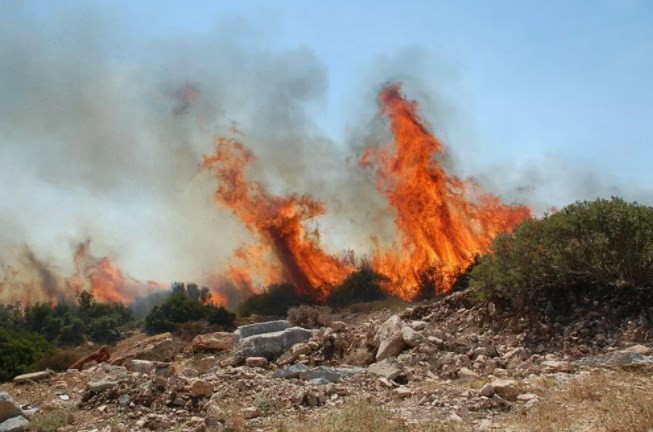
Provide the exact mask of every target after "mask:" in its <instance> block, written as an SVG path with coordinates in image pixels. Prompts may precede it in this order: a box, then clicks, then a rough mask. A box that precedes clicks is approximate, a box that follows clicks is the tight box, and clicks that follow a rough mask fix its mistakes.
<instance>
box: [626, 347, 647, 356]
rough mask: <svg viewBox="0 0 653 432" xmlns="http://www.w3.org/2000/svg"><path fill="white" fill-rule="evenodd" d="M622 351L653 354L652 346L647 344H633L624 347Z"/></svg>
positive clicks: (645, 354)
mask: <svg viewBox="0 0 653 432" xmlns="http://www.w3.org/2000/svg"><path fill="white" fill-rule="evenodd" d="M622 351H625V352H630V353H635V354H641V355H644V356H648V355H651V354H653V349H651V348H649V347H647V346H644V345H633V346H630V347H628V348H626V349H624V350H622Z"/></svg>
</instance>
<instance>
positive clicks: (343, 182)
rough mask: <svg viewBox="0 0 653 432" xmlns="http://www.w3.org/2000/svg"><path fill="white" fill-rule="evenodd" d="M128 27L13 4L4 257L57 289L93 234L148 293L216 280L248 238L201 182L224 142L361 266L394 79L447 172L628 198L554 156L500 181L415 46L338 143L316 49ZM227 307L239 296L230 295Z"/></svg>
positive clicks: (76, 11)
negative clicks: (388, 89) (309, 212)
mask: <svg viewBox="0 0 653 432" xmlns="http://www.w3.org/2000/svg"><path fill="white" fill-rule="evenodd" d="M127 22H128V20H127V19H126V17H124V16H120V14H118V13H115V12H113V11H111V10H108V9H106V8H103V7H100V6H94V5H90V4H82V5H80V4H75V5H74V7H72V6H71V5H68V6H66V5H65V3H64V4H58V6H57V7H50V8H47V13H45V12H43V10H41V11H40V12H39V11H37V10H35V8H33V7H32V6H31V5H30V4H28V3H24V2H4V3H3V13H2V14H0V71H2V72H1V73H0V94H1V95H2V97H1V98H0V223H2V226H3V230H2V232H1V233H0V256H1V255H4V256H5V257H6V256H7V254H9V255H11V254H12V253H15V250H16V249H15V248H16V247H19V248H22V247H26V248H27V249H20V250H23V251H27V252H23V253H21V254H22V255H21V254H19V255H21V256H22V257H23V258H21V259H20V260H19V261H20V262H25V259H24V258H25V257H29V260H28V261H29V262H31V263H32V264H31V266H32V267H33V268H40V269H42V272H41V273H40V276H39V277H38V278H39V279H40V280H43V281H44V283H46V284H49V285H48V286H49V287H51V288H52V289H56V287H55V286H53V285H51V283H52V281H53V280H55V279H56V278H55V279H53V277H54V276H53V275H52V274H49V273H48V272H58V273H60V274H72V272H73V270H74V264H73V259H72V257H73V255H74V253H75V248H76V247H77V244H78V243H79V241H81V240H83V239H86V238H88V237H92V238H93V243H92V249H93V255H95V256H105V255H106V256H111V257H112V258H113V259H114V260H115V262H116V264H117V265H118V267H120V268H121V269H122V270H123V271H124V273H125V274H129V275H132V276H134V277H135V278H137V279H139V280H142V281H145V280H148V279H156V280H158V281H161V282H162V283H163V284H167V283H168V282H170V281H173V280H184V281H192V280H194V281H198V282H199V283H202V279H204V280H210V279H211V277H210V276H211V275H213V274H215V273H216V272H220V271H221V270H223V269H224V265H225V262H226V261H227V259H228V257H230V256H231V255H232V253H233V251H234V250H235V249H236V248H237V247H238V246H240V245H242V244H243V243H247V242H249V241H251V240H252V235H251V234H250V233H249V232H247V231H246V229H245V228H244V227H243V225H242V224H241V223H240V222H239V221H238V220H237V219H236V218H235V217H234V216H233V215H231V214H230V213H229V212H228V211H226V210H224V209H222V210H221V209H219V208H218V207H217V206H216V204H215V203H214V202H213V201H212V198H211V195H212V193H213V190H214V189H215V187H216V183H215V182H214V181H213V180H212V179H211V178H210V177H209V176H208V175H206V173H204V172H202V171H201V169H200V166H199V164H200V162H201V160H202V155H203V154H206V153H209V152H210V151H211V150H212V141H213V137H214V136H216V135H233V134H234V133H236V134H238V135H239V137H241V138H242V139H243V141H244V142H246V144H247V146H248V147H249V148H251V149H252V150H253V152H254V153H255V154H256V155H257V157H258V159H259V163H256V164H255V165H254V167H253V168H252V169H251V170H250V172H249V173H248V175H250V176H251V177H252V178H253V179H255V180H258V181H261V182H264V183H265V184H266V186H267V188H268V190H269V191H270V193H273V194H288V193H297V194H303V193H309V194H310V195H311V196H313V197H314V198H316V199H318V200H322V201H324V202H326V207H327V214H326V215H325V216H322V217H320V218H319V219H318V221H317V222H316V223H319V225H320V230H321V233H322V241H323V243H325V244H326V246H327V248H329V249H330V250H331V251H333V252H336V253H338V252H341V249H345V248H354V249H356V250H357V251H358V252H359V253H361V252H362V253H365V252H366V251H368V250H369V248H370V247H372V246H371V245H372V243H371V242H370V237H372V236H375V237H377V238H378V239H379V240H380V241H381V242H385V243H389V242H392V241H393V240H394V239H396V230H395V227H394V224H393V222H392V219H393V215H392V213H391V212H389V210H388V206H387V203H386V201H385V199H384V198H383V197H382V196H381V195H380V194H379V193H378V192H377V191H376V189H375V187H374V180H373V178H372V173H371V172H369V171H366V170H364V169H361V168H360V166H359V160H358V158H359V156H360V154H361V153H362V149H363V148H364V147H369V146H379V145H382V144H384V143H386V142H387V141H388V140H389V139H390V138H389V134H388V129H387V128H388V126H387V122H385V121H383V120H382V119H381V118H380V117H379V114H378V91H379V90H380V89H381V87H382V86H383V85H384V84H385V83H387V82H389V81H401V82H403V90H404V92H405V93H406V94H407V96H408V97H409V98H410V99H417V100H419V103H420V113H421V114H422V115H423V116H424V118H426V119H427V120H429V122H430V124H431V126H432V127H433V130H434V131H435V133H436V134H437V135H438V136H439V137H440V138H442V140H443V142H444V143H445V144H446V145H447V146H448V147H449V148H450V149H451V152H450V154H448V155H447V156H446V157H447V159H446V161H445V163H446V165H447V166H449V167H451V168H452V169H454V170H458V169H459V170H460V171H461V172H463V173H464V174H465V175H469V174H473V175H474V176H475V177H476V178H478V179H479V180H480V181H481V182H482V183H483V184H486V185H487V186H488V189H489V190H491V191H492V192H498V193H499V194H501V195H502V196H503V197H504V198H507V199H508V200H509V201H516V202H517V201H518V202H525V203H526V204H531V205H533V204H535V205H537V206H538V208H543V209H545V208H547V206H551V205H557V204H560V203H565V202H569V201H572V200H574V199H577V198H583V197H588V198H591V197H593V196H592V195H603V196H605V195H606V191H607V192H609V193H613V192H614V193H620V192H623V190H624V189H622V188H619V187H613V186H612V185H613V184H616V183H618V182H616V180H615V181H613V179H610V178H606V177H605V176H597V175H596V174H593V171H592V170H591V169H587V170H586V169H582V168H579V167H575V166H568V165H567V166H565V165H564V164H563V163H561V162H559V161H557V160H552V161H545V162H544V163H538V164H535V163H533V165H532V166H526V165H525V166H522V167H520V168H518V169H514V167H508V168H510V169H506V167H497V166H490V167H488V166H487V164H486V165H483V164H482V163H481V161H482V154H483V152H480V153H479V155H472V156H469V155H468V151H469V150H470V149H474V148H473V146H472V147H469V146H468V147H465V146H464V145H462V146H459V145H458V144H459V143H465V142H468V141H472V142H473V141H474V140H473V139H471V140H469V138H470V137H472V136H473V135H472V133H471V132H469V131H468V130H467V128H466V126H465V124H464V123H465V120H466V117H465V114H464V112H462V113H461V112H460V111H459V110H458V109H457V108H456V106H454V105H453V104H451V103H450V102H449V101H453V100H461V99H464V98H465V97H466V95H465V94H464V92H463V90H462V86H461V85H460V74H459V73H458V70H459V66H458V65H456V64H452V63H451V62H450V61H445V60H443V59H439V58H434V57H433V56H432V55H430V54H428V53H427V52H426V51H424V50H422V49H419V48H409V49H406V50H404V51H401V52H399V53H396V54H395V55H392V56H388V57H383V58H379V59H377V60H375V61H373V62H372V63H371V64H370V65H369V67H368V68H367V70H366V71H362V73H361V75H360V77H359V78H357V79H355V80H353V88H352V89H351V92H350V95H349V96H348V97H347V98H346V101H345V102H346V103H345V105H346V106H347V111H348V118H350V119H351V123H349V124H347V125H346V126H345V127H346V131H345V134H344V135H345V136H344V138H343V139H342V142H340V141H338V142H336V141H335V140H333V139H331V138H330V137H329V134H328V133H327V132H326V131H321V130H320V128H319V127H318V123H317V122H316V121H315V119H316V118H317V117H318V116H319V115H320V114H321V112H322V111H323V110H324V106H325V103H326V99H327V90H328V80H327V68H326V66H325V65H324V64H323V63H322V62H321V61H320V60H319V59H318V58H317V57H316V55H315V54H314V53H313V52H312V51H311V50H310V49H309V48H306V47H302V46H298V47H296V48H293V49H277V48H275V46H274V43H273V41H274V34H273V33H272V32H273V30H266V29H264V28H259V27H257V28H256V29H254V28H252V27H251V26H249V25H248V23H247V22H245V21H243V20H240V19H237V18H235V17H225V18H223V20H221V21H218V22H216V26H215V28H214V29H213V30H211V31H207V32H203V33H194V34H187V35H184V36H183V37H177V38H172V39H169V40H166V39H161V38H158V39H150V40H148V41H141V40H139V39H137V38H136V37H135V36H134V32H133V31H131V30H132V29H131V27H130V25H129V24H127ZM234 129H237V131H238V132H234ZM450 143H456V145H455V146H451V145H450ZM485 152H487V149H486V150H485ZM470 167H471V168H470ZM465 169H467V171H468V172H464V171H465ZM570 185H572V186H570ZM563 189H564V191H566V192H565V193H558V192H556V191H559V190H563ZM629 190H630V191H631V192H632V191H633V189H629ZM632 194H633V195H634V196H632V195H631V197H632V199H636V198H638V197H645V198H650V196H647V195H646V191H641V193H640V192H639V191H635V192H632ZM626 197H629V196H628V195H626ZM640 199H641V198H640ZM649 201H650V199H649ZM0 261H1V259H0ZM44 263H48V264H47V265H45V264H44ZM37 264H39V265H37ZM2 267H3V268H4V269H5V270H4V276H5V277H6V276H7V274H6V273H7V272H8V270H6V268H7V267H6V266H2ZM225 283H226V282H225ZM227 297H229V298H230V299H237V298H239V295H238V293H236V292H235V291H234V290H233V289H230V290H228V293H227Z"/></svg>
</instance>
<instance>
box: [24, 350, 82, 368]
mask: <svg viewBox="0 0 653 432" xmlns="http://www.w3.org/2000/svg"><path fill="white" fill-rule="evenodd" d="M80 358H82V355H81V353H80V352H79V351H78V350H71V349H61V348H57V349H55V350H54V351H53V352H52V353H50V354H49V355H47V356H46V357H43V358H42V359H40V360H38V361H37V362H36V363H34V367H33V369H34V370H45V369H52V370H53V371H56V372H65V371H66V370H68V368H69V367H70V365H72V364H74V363H75V362H77V360H79V359H80Z"/></svg>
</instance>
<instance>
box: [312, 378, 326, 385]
mask: <svg viewBox="0 0 653 432" xmlns="http://www.w3.org/2000/svg"><path fill="white" fill-rule="evenodd" d="M308 383H309V384H314V385H327V384H330V383H331V381H329V380H328V379H324V378H313V379H311V380H308Z"/></svg>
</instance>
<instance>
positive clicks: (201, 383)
mask: <svg viewBox="0 0 653 432" xmlns="http://www.w3.org/2000/svg"><path fill="white" fill-rule="evenodd" d="M190 394H191V396H195V397H197V396H204V397H211V395H213V384H212V383H210V382H208V381H206V380H201V379H197V380H195V381H193V382H192V383H191V385H190Z"/></svg>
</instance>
